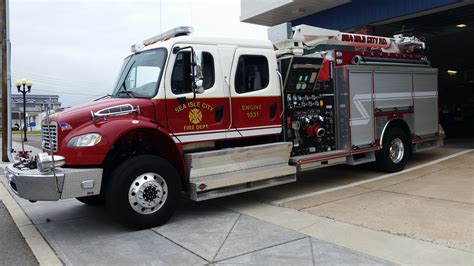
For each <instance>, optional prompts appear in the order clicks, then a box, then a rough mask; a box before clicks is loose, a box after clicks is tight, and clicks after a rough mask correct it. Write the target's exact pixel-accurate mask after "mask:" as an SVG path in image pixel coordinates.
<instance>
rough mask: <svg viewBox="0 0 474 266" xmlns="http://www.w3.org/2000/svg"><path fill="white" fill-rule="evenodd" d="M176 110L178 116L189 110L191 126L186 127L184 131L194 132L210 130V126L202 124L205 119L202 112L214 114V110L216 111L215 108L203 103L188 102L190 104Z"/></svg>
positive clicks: (180, 106) (182, 105)
mask: <svg viewBox="0 0 474 266" xmlns="http://www.w3.org/2000/svg"><path fill="white" fill-rule="evenodd" d="M174 110H175V112H176V113H177V114H179V113H181V112H183V111H185V110H189V111H188V119H189V122H190V123H191V124H190V125H184V126H183V130H185V131H192V130H202V129H207V128H209V125H208V124H201V122H202V119H203V112H202V110H204V111H208V112H212V110H214V107H212V106H211V105H209V104H207V103H203V102H188V103H183V104H181V105H179V106H177V107H176V108H175V109H174Z"/></svg>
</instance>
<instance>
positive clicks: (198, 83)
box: [192, 50, 204, 94]
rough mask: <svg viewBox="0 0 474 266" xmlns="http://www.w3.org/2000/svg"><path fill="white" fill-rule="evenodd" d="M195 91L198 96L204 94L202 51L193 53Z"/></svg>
mask: <svg viewBox="0 0 474 266" xmlns="http://www.w3.org/2000/svg"><path fill="white" fill-rule="evenodd" d="M192 67H193V75H194V76H193V89H194V92H195V93H197V94H201V93H204V87H203V81H204V75H203V72H202V69H203V52H202V51H201V50H194V52H193V66H192Z"/></svg>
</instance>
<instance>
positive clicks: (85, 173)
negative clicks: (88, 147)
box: [5, 164, 102, 201]
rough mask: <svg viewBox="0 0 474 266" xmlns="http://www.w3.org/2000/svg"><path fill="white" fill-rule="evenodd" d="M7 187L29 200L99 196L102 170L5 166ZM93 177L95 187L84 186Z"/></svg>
mask: <svg viewBox="0 0 474 266" xmlns="http://www.w3.org/2000/svg"><path fill="white" fill-rule="evenodd" d="M5 176H6V177H7V180H8V186H9V187H10V190H11V191H13V193H15V194H16V195H17V196H19V197H21V198H24V199H27V200H41V201H56V200H59V199H67V198H76V197H85V196H92V195H97V194H99V193H100V187H101V183H102V182H101V181H102V169H100V168H85V169H79V168H61V167H58V168H56V170H55V172H54V173H41V172H40V171H39V170H38V169H18V168H16V167H14V166H13V164H10V165H7V167H5ZM90 180H93V184H95V186H93V187H92V188H90V187H87V186H86V188H82V186H83V185H82V183H83V182H84V181H90Z"/></svg>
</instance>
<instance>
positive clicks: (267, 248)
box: [17, 198, 392, 265]
mask: <svg viewBox="0 0 474 266" xmlns="http://www.w3.org/2000/svg"><path fill="white" fill-rule="evenodd" d="M17 201H18V202H19V203H20V205H21V206H22V207H23V209H24V211H25V212H26V214H27V215H28V216H29V217H30V219H31V220H32V222H33V223H34V224H35V225H36V227H37V228H38V229H39V230H40V232H41V233H42V234H43V236H44V237H45V238H46V240H47V241H48V242H49V244H50V245H51V246H52V247H53V249H54V250H55V251H56V252H57V254H58V256H59V257H60V258H61V260H62V261H63V262H64V263H65V264H67V265H84V264H99V265H100V264H119V265H136V264H158V265H176V264H185V265H188V264H209V263H217V264H219V263H224V264H228V263H245V264H298V265H299V264H301V265H314V264H318V265H321V264H322V265H325V264H348V263H356V264H368V265H372V264H374V265H381V264H392V263H390V262H388V261H385V260H381V259H378V258H375V257H371V256H368V255H365V254H362V253H360V252H357V251H354V250H350V249H347V248H344V247H341V246H337V245H334V244H331V243H328V242H326V241H322V240H319V239H316V238H313V237H310V236H307V235H305V234H302V233H299V232H296V231H294V230H291V229H288V228H284V227H281V226H277V225H274V224H271V223H268V222H265V221H262V220H259V219H256V218H253V217H250V216H247V215H243V214H240V213H238V212H234V211H231V210H227V209H224V208H221V207H217V206H214V205H213V204H203V203H195V202H188V201H185V200H183V202H182V206H181V208H180V210H179V211H178V212H177V213H176V215H175V216H174V217H173V218H172V219H171V220H170V221H169V222H168V223H167V224H166V225H164V226H161V227H157V228H153V229H150V230H142V231H131V230H129V229H127V228H124V227H122V226H121V225H118V224H116V223H115V222H114V221H112V220H111V219H110V218H109V217H108V216H107V215H106V214H105V213H104V209H103V207H91V206H86V205H84V204H82V203H80V202H78V201H76V200H74V199H71V200H64V201H60V202H54V203H52V202H40V203H34V204H33V203H30V202H28V201H26V200H22V199H18V198H17Z"/></svg>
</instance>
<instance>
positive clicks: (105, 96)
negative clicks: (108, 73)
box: [93, 93, 112, 102]
mask: <svg viewBox="0 0 474 266" xmlns="http://www.w3.org/2000/svg"><path fill="white" fill-rule="evenodd" d="M110 97H112V95H110V94H108V93H107V94H106V95H104V96H101V97H99V98H97V99H94V100H93V101H94V102H96V101H98V100H102V99H104V98H110Z"/></svg>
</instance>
